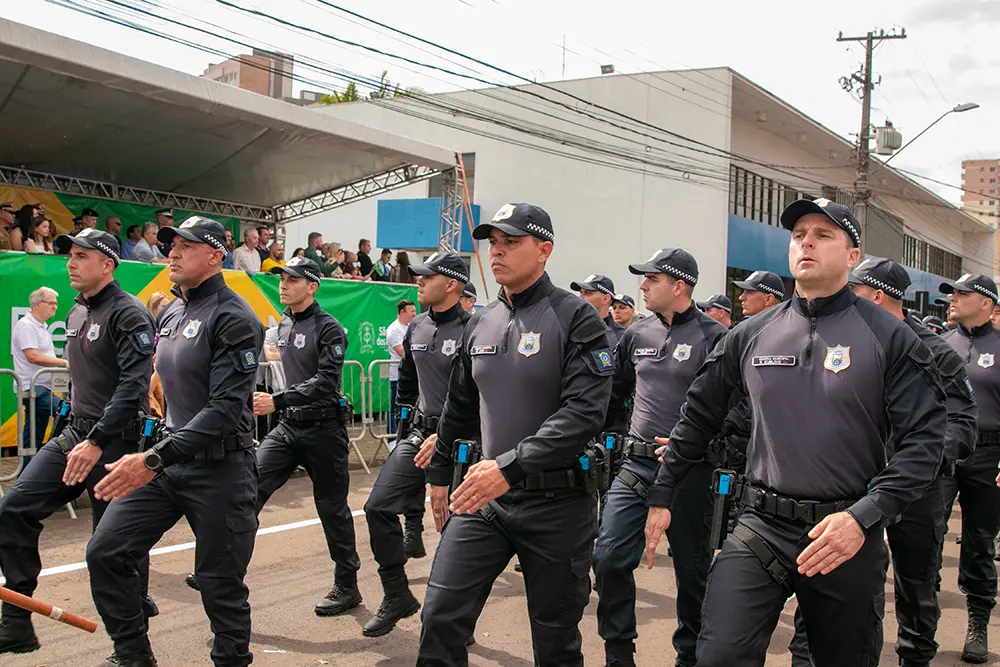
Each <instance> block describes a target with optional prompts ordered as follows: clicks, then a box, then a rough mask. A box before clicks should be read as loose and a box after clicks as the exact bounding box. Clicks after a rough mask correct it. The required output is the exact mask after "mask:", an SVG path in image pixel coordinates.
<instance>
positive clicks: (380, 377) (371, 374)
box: [368, 359, 399, 465]
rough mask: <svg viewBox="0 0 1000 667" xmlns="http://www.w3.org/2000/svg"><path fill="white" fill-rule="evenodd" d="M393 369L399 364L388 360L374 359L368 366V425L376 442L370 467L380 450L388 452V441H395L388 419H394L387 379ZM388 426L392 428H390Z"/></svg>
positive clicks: (394, 433) (394, 431) (394, 432)
mask: <svg viewBox="0 0 1000 667" xmlns="http://www.w3.org/2000/svg"><path fill="white" fill-rule="evenodd" d="M393 367H396V368H398V367H399V362H398V361H392V360H390V359H376V360H375V361H373V362H371V363H370V364H368V425H369V428H370V429H371V431H370V432H371V436H372V437H373V438H375V439H376V440H378V444H377V445H376V447H375V451H374V452H373V453H372V457H371V460H370V461H369V462H368V463H369V464H370V465H374V463H375V459H376V458H377V457H378V455H379V452H380V451H382V448H383V447H384V448H385V449H386V451H389V441H391V440H395V439H396V428H394V426H395V425H390V417H393V418H394V417H395V414H394V410H393V407H394V406H393V405H392V399H393V397H392V386H391V384H390V382H391V381H390V379H389V377H390V376H389V373H390V370H391V369H392V368H393ZM375 406H378V411H376V409H375ZM390 426H393V427H392V428H390Z"/></svg>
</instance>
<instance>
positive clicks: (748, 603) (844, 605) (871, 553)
mask: <svg viewBox="0 0 1000 667" xmlns="http://www.w3.org/2000/svg"><path fill="white" fill-rule="evenodd" d="M739 525H743V526H746V527H747V528H750V529H751V530H753V531H754V532H756V533H757V534H758V535H759V536H760V537H761V538H762V539H763V540H764V541H765V542H766V543H767V544H768V545H769V546H770V548H771V549H772V550H773V551H774V552H775V554H776V555H777V556H778V558H779V559H780V561H781V562H782V564H783V565H784V566H785V568H787V569H788V570H789V574H788V580H787V581H786V585H784V586H782V585H779V584H778V583H777V582H776V581H775V579H774V578H773V577H772V576H771V575H770V574H769V573H768V572H767V570H765V569H764V567H763V566H762V565H761V562H760V560H758V558H757V556H755V555H754V554H753V552H752V551H751V550H750V549H749V548H748V547H747V546H746V545H745V544H743V543H742V542H741V541H739V540H738V539H736V538H735V537H734V536H733V535H730V536H729V537H728V538H726V542H725V544H723V546H722V550H721V551H720V552H719V554H718V556H716V559H715V562H714V563H713V564H712V569H711V573H710V574H709V578H708V590H707V592H706V593H705V605H704V607H703V609H702V627H701V634H700V635H699V637H698V663H697V664H698V667H760V666H761V665H763V664H764V661H765V659H766V658H767V647H768V643H769V642H770V639H771V634H772V633H773V632H774V628H775V626H776V625H777V624H778V618H779V616H780V615H781V610H782V608H783V607H784V605H785V601H786V600H787V599H788V597H789V595H791V593H795V594H796V597H797V598H798V603H799V607H800V608H801V609H802V615H803V621H804V623H805V628H806V634H807V636H808V639H809V646H811V647H812V654H813V660H814V661H815V664H816V667H845V666H846V665H851V667H871V666H874V665H877V664H878V661H879V657H880V654H881V651H882V618H883V615H884V613H885V574H886V569H887V568H888V551H887V549H886V546H885V542H884V541H883V540H882V534H881V532H880V531H879V532H876V533H873V534H871V535H869V536H868V538H867V539H866V540H865V543H864V544H863V545H862V547H861V549H860V550H859V551H858V553H857V554H855V555H854V557H853V558H851V559H850V560H848V561H847V562H845V563H843V564H842V565H840V567H838V568H837V569H836V570H834V571H833V572H831V573H830V574H827V575H821V574H818V575H816V576H814V577H806V576H803V575H800V574H798V572H797V569H796V565H795V559H796V558H798V556H799V554H800V553H801V552H802V550H803V549H805V547H806V546H808V545H809V543H810V542H811V541H812V540H810V539H809V536H808V534H809V531H810V530H811V529H812V527H813V524H805V523H802V522H799V521H788V520H785V519H779V518H776V517H772V516H767V515H764V514H760V513H758V512H756V511H754V510H752V509H745V510H744V511H743V513H742V514H741V515H740V518H739Z"/></svg>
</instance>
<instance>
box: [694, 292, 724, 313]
mask: <svg viewBox="0 0 1000 667" xmlns="http://www.w3.org/2000/svg"><path fill="white" fill-rule="evenodd" d="M695 305H696V306H698V308H699V310H701V311H702V312H705V311H706V310H708V309H709V308H721V309H722V310H724V311H726V312H727V313H731V312H733V302H732V301H731V300H730V299H729V297H728V296H726V295H725V294H713V295H712V296H710V297H708V298H707V299H705V300H704V301H698V302H697V303H695Z"/></svg>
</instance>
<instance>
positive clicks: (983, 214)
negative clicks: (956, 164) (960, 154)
mask: <svg viewBox="0 0 1000 667" xmlns="http://www.w3.org/2000/svg"><path fill="white" fill-rule="evenodd" d="M962 209H963V210H964V211H965V212H966V213H968V214H969V215H971V216H973V217H976V218H978V219H979V220H982V221H983V222H984V223H986V224H987V225H989V226H990V227H992V228H993V229H997V226H998V225H1000V159H998V158H993V159H990V160H963V161H962ZM994 244H995V245H994V252H997V251H1000V235H998V236H996V237H995V239H994ZM996 257H997V255H996V254H994V258H996ZM993 275H994V276H996V277H1000V259H994V265H993Z"/></svg>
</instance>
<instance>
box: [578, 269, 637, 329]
mask: <svg viewBox="0 0 1000 667" xmlns="http://www.w3.org/2000/svg"><path fill="white" fill-rule="evenodd" d="M569 288H570V289H571V290H573V291H574V292H576V293H577V294H579V295H580V298H581V299H583V300H584V301H586V302H587V303H589V304H590V305H592V306H593V307H594V308H596V309H597V314H598V315H600V316H601V319H602V320H604V323H605V324H607V325H608V328H609V329H611V333H613V334H614V335H615V341H620V340H621V339H622V334H624V333H625V327H623V326H622V325H620V324H618V322H616V321H615V318H614V317H612V315H611V303H612V302H613V301H614V298H615V284H614V282H612V280H611V278H608V277H607V276H602V275H600V274H593V275H589V276H587V278H586V279H584V280H582V281H581V282H573V283H570V286H569Z"/></svg>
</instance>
